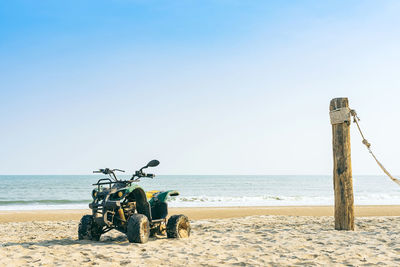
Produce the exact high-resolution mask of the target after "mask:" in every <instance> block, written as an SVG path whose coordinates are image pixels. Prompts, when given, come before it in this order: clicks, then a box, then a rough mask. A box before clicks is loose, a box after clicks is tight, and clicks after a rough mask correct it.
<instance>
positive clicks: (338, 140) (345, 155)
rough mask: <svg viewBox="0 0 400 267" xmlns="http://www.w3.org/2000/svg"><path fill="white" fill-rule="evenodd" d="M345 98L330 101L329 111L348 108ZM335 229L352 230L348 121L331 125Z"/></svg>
mask: <svg viewBox="0 0 400 267" xmlns="http://www.w3.org/2000/svg"><path fill="white" fill-rule="evenodd" d="M348 106H349V100H348V99H347V98H335V99H332V100H331V103H330V107H329V110H330V111H333V110H336V109H338V108H348ZM332 135H333V140H332V145H333V187H334V190H335V229H336V230H354V196H353V180H352V171H351V148H350V121H348V122H343V123H338V124H333V125H332Z"/></svg>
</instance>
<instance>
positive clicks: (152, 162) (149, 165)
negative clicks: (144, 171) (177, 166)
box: [146, 159, 160, 167]
mask: <svg viewBox="0 0 400 267" xmlns="http://www.w3.org/2000/svg"><path fill="white" fill-rule="evenodd" d="M158 164H160V162H159V161H158V160H156V159H153V160H152V161H150V162H149V163H147V165H146V167H156V166H158Z"/></svg>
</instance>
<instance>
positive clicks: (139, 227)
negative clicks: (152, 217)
mask: <svg viewBox="0 0 400 267" xmlns="http://www.w3.org/2000/svg"><path fill="white" fill-rule="evenodd" d="M127 228H128V229H127V233H126V235H127V236H128V240H129V242H131V243H146V242H147V241H148V240H149V236H150V224H149V219H148V218H147V216H145V215H143V214H137V213H135V214H132V216H131V217H130V218H129V220H128V226H127Z"/></svg>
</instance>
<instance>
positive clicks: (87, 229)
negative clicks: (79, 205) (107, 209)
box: [78, 215, 101, 241]
mask: <svg viewBox="0 0 400 267" xmlns="http://www.w3.org/2000/svg"><path fill="white" fill-rule="evenodd" d="M100 236H101V227H100V226H98V225H97V224H96V223H95V221H94V220H93V217H92V215H84V216H83V217H82V219H81V221H80V222H79V226H78V238H79V240H82V239H86V240H95V241H99V240H100Z"/></svg>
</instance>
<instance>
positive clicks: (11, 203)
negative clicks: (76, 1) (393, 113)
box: [0, 175, 400, 210]
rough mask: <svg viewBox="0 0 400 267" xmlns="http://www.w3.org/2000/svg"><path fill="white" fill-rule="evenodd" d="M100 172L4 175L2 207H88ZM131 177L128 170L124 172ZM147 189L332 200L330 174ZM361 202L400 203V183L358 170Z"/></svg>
mask: <svg viewBox="0 0 400 267" xmlns="http://www.w3.org/2000/svg"><path fill="white" fill-rule="evenodd" d="M104 177H105V176H101V175H97V176H96V175H0V210H35V209H84V208H87V207H88V204H89V203H90V202H91V191H92V189H93V186H92V184H93V183H96V182H97V180H98V179H100V178H104ZM120 178H124V179H126V178H128V176H120ZM139 184H140V185H141V186H142V187H143V188H144V189H145V190H146V191H148V190H169V189H175V190H178V191H179V192H180V195H179V196H178V197H173V198H171V199H170V202H169V206H170V207H229V206H301V205H307V206H308V205H333V204H334V198H333V182H332V176H329V175H159V176H156V177H155V178H154V179H146V178H142V180H141V181H140V182H139ZM353 187H354V197H355V204H356V205H400V187H399V186H398V185H397V184H395V183H393V182H392V181H391V180H390V179H389V178H387V177H385V176H363V175H361V176H357V175H356V176H354V177H353Z"/></svg>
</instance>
